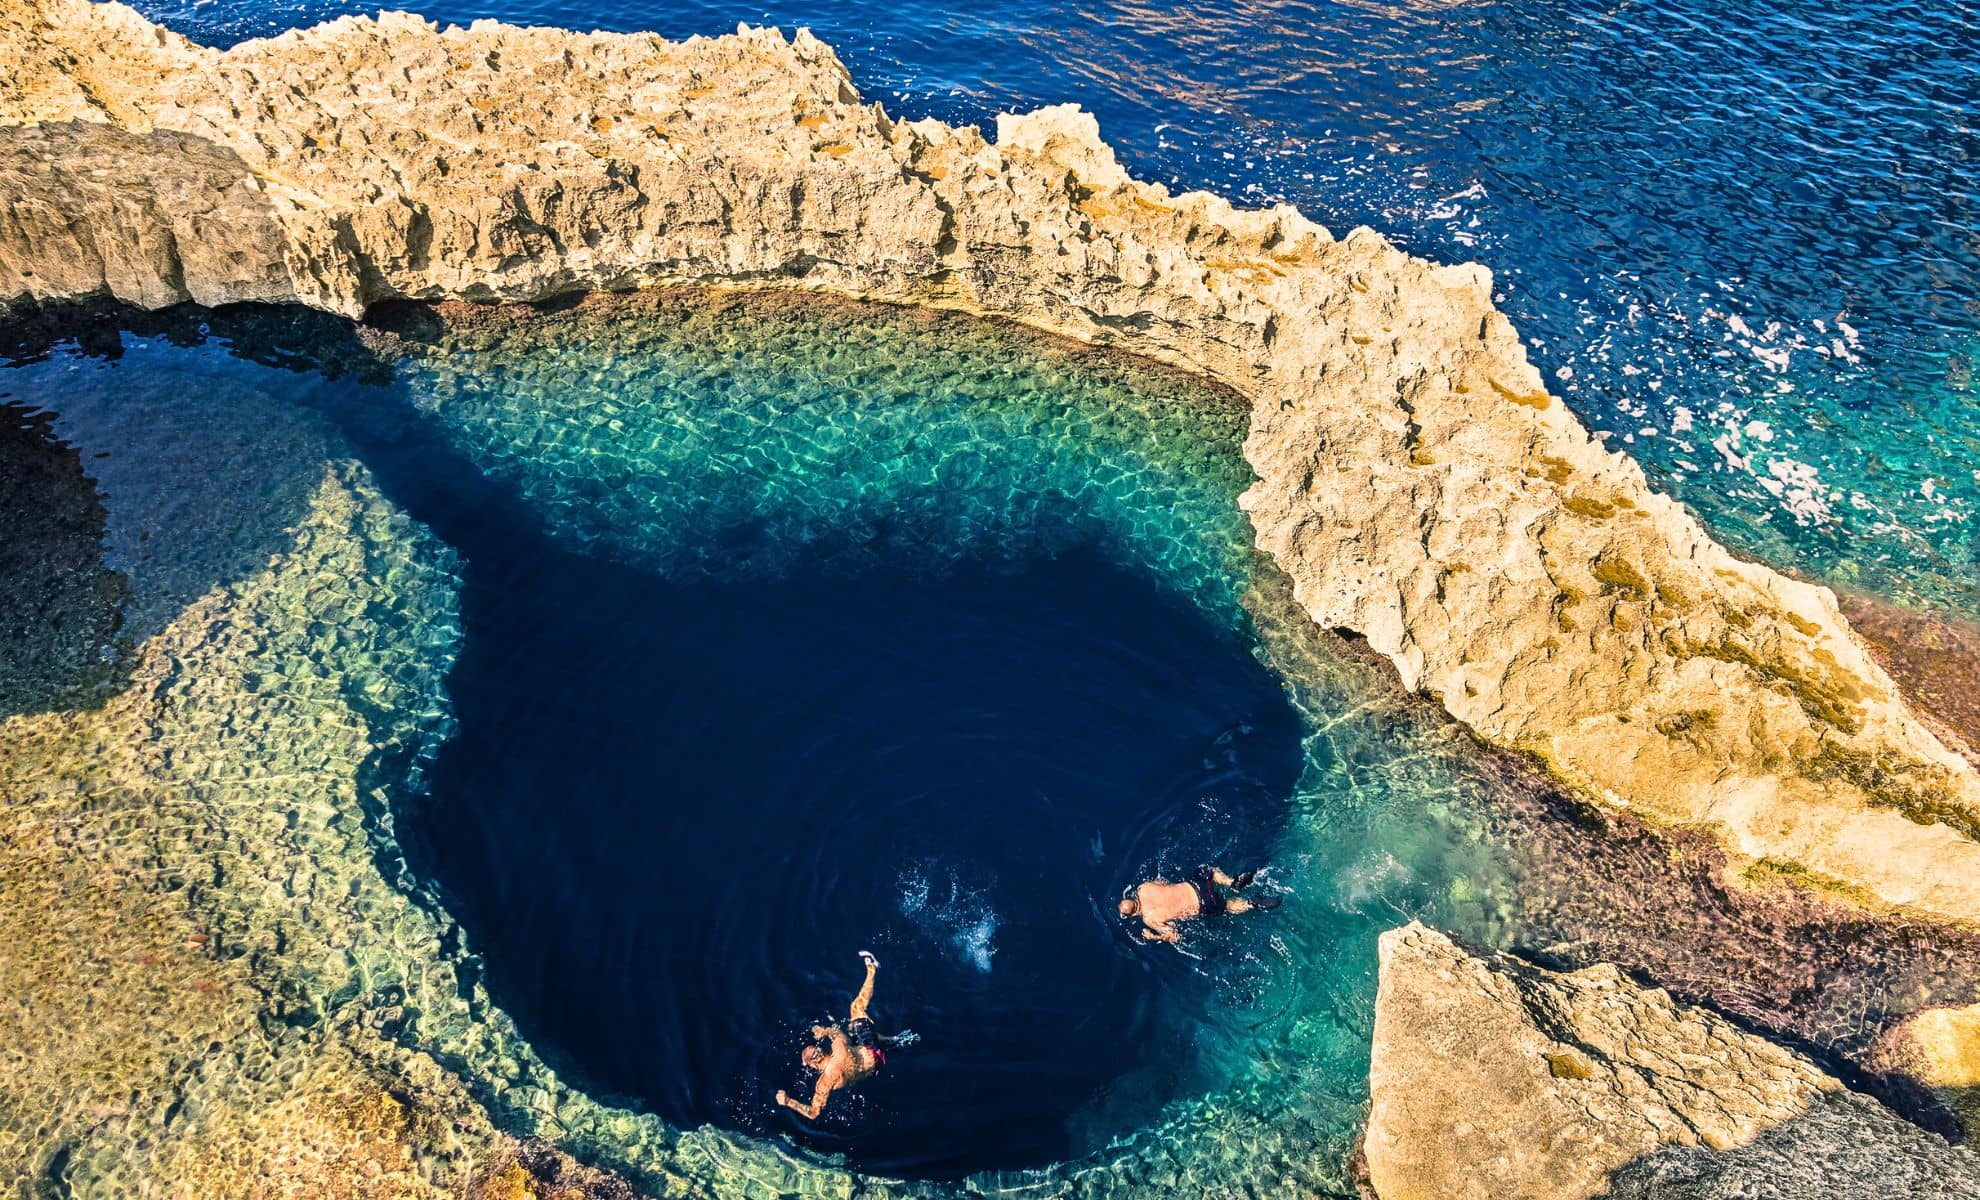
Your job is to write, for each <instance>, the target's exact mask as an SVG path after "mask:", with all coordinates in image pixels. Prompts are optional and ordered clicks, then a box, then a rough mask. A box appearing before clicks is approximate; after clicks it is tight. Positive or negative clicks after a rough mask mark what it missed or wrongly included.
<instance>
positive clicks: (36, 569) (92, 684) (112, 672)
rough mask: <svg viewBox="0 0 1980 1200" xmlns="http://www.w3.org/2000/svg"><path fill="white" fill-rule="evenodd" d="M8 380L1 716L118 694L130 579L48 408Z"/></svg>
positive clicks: (2, 436)
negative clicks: (110, 561) (16, 396)
mask: <svg viewBox="0 0 1980 1200" xmlns="http://www.w3.org/2000/svg"><path fill="white" fill-rule="evenodd" d="M6 394H7V393H6V391H5V389H4V387H0V720H3V719H5V718H7V717H11V716H16V715H21V714H26V713H37V712H46V711H49V710H51V709H60V708H68V707H73V706H75V705H77V704H79V703H85V702H87V701H88V700H89V699H90V698H92V697H97V696H102V695H106V694H108V693H110V692H112V691H115V690H116V689H117V687H118V681H119V680H120V679H122V678H123V677H124V672H123V670H122V666H123V664H124V659H123V656H122V654H121V653H120V651H119V649H118V647H117V646H116V636H117V623H118V611H119V609H120V608H121V606H122V602H123V598H124V596H123V586H122V584H123V581H122V579H121V577H120V576H118V575H117V573H116V572H114V571H111V570H109V569H108V568H106V567H105V566H104V564H103V530H104V521H105V514H104V511H103V498H102V497H101V496H99V495H98V494H97V491H96V487H95V485H94V484H93V483H92V482H91V481H90V479H89V476H88V475H87V474H86V473H85V470H86V468H85V466H84V463H83V461H82V457H81V454H80V452H79V451H78V450H77V449H76V448H75V447H73V446H70V445H66V444H65V443H64V442H63V441H62V440H61V437H60V435H59V434H57V433H56V432H55V430H54V429H53V427H52V422H51V420H50V419H49V417H48V415H47V414H46V413H44V412H37V411H36V410H34V409H32V408H30V407H28V406H26V405H23V404H19V403H16V402H13V401H10V400H7V399H6V398H5V397H6Z"/></svg>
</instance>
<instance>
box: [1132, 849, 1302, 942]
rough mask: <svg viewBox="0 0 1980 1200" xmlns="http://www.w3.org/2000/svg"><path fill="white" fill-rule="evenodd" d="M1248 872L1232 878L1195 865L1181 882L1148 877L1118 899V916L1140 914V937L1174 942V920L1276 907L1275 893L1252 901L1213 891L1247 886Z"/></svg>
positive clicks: (1176, 938)
mask: <svg viewBox="0 0 1980 1200" xmlns="http://www.w3.org/2000/svg"><path fill="white" fill-rule="evenodd" d="M1252 875H1253V872H1251V871H1246V872H1245V873H1244V874H1242V875H1240V876H1238V877H1237V878H1235V879H1233V878H1231V877H1230V876H1229V875H1226V874H1224V872H1223V870H1222V869H1221V868H1218V867H1198V868H1197V870H1196V874H1195V875H1193V876H1191V877H1190V878H1189V879H1186V880H1184V881H1183V882H1181V883H1171V882H1170V881H1168V880H1166V879H1151V880H1148V881H1147V882H1145V883H1141V884H1138V885H1136V887H1135V889H1134V891H1133V892H1132V893H1131V894H1130V895H1129V896H1128V897H1127V898H1126V899H1123V900H1122V901H1121V907H1120V911H1121V915H1122V916H1123V917H1135V916H1138V917H1140V918H1141V924H1142V930H1141V936H1142V937H1144V938H1147V939H1148V940H1149V941H1151V942H1174V941H1178V940H1180V939H1181V936H1182V935H1181V934H1179V933H1177V932H1176V922H1178V921H1192V920H1195V919H1196V918H1198V917H1202V916H1217V915H1220V914H1222V913H1244V912H1250V911H1251V910H1252V909H1254V908H1258V909H1269V908H1277V907H1278V906H1279V898H1278V897H1277V896H1268V897H1263V898H1261V899H1259V900H1257V901H1255V902H1254V901H1250V900H1246V899H1245V898H1244V897H1242V896H1225V895H1224V894H1223V893H1221V892H1219V891H1218V890H1217V889H1218V888H1219V887H1227V888H1230V889H1232V890H1233V891H1236V890H1239V889H1242V888H1245V887H1249V886H1250V884H1251V879H1252Z"/></svg>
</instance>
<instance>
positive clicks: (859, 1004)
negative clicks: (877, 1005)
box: [851, 950, 880, 1021]
mask: <svg viewBox="0 0 1980 1200" xmlns="http://www.w3.org/2000/svg"><path fill="white" fill-rule="evenodd" d="M859 956H860V957H861V958H863V959H865V960H866V982H865V983H864V984H862V985H860V989H859V995H857V996H854V997H853V1002H852V1011H851V1017H852V1019H853V1020H855V1021H857V1020H859V1019H860V1018H861V1017H863V1016H865V1015H866V1006H867V1005H869V1004H871V1003H873V977H874V975H876V974H878V973H879V971H880V960H879V959H877V958H875V957H873V952H872V951H870V950H861V951H860V952H859Z"/></svg>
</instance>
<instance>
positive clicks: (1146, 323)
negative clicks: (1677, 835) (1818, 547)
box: [0, 0, 1980, 921]
mask: <svg viewBox="0 0 1980 1200" xmlns="http://www.w3.org/2000/svg"><path fill="white" fill-rule="evenodd" d="M36 126H38V129H36V128H30V127H36ZM0 127H10V128H0V139H4V145H5V151H4V154H0V199H4V207H0V212H4V213H5V214H6V216H5V217H4V218H0V304H4V303H5V302H7V301H9V300H16V299H21V298H36V299H52V298H61V297H70V296H80V295H90V294H102V293H109V294H112V295H116V296H119V297H122V298H125V299H129V300H131V301H133V302H135V303H139V304H145V305H160V304H167V303H172V302H175V301H180V300H185V299H197V300H200V301H202V302H204V303H209V304H213V303H220V302H223V301H226V300H232V299H247V300H278V299H293V300H296V301H300V302H302V303H305V304H310V305H315V306H317V307H320V308H325V309H329V310H333V311H336V312H341V313H346V314H351V315H357V314H359V313H361V312H363V310H364V309H365V308H366V306H368V305H370V304H372V303H374V302H376V301H379V300H384V299H387V298H392V297H411V298H418V299H441V298H458V299H468V300H485V299H512V300H527V299H536V298H542V297H546V296H550V295H554V294H558V293H563V292H569V291H574V290H580V289H586V288H630V287H636V286H641V285H646V284H654V283H678V284H696V285H710V286H732V287H757V288H761V287H796V288H808V289H822V290H829V291H834V292H839V293H846V294H851V295H855V296H862V297H867V298H871V299H878V300H887V301H895V302H901V303H910V304H926V305H939V306H945V307H952V308H959V309H966V310H971V311H977V312H987V313H996V314H1002V315H1005V316H1008V317H1011V318H1014V319H1016V320H1019V321H1023V322H1026V323H1028V324H1031V325H1033V326H1037V327H1039V328H1042V329H1046V330H1049V331H1052V332H1056V333H1061V334H1066V335H1070V336H1073V337H1077V338H1082V339H1085V340H1089V341H1094V342H1108V343H1113V344H1115V345H1118V346H1120V347H1122V348H1125V349H1128V350H1132V351H1134V352H1137V353H1140V354H1143V355H1146V356H1148V357H1150V358H1153V359H1157V360H1160V361H1162V362H1165V363H1169V364H1172V365H1176V366H1181V367H1184V368H1186V369H1188V370H1191V371H1194V372H1197V373H1199V374H1201V375H1203V376H1207V377H1209V378H1211V379H1213V380H1216V381H1218V382H1220V383H1223V384H1225V385H1228V386H1230V387H1232V388H1234V389H1236V390H1237V391H1239V392H1240V393H1242V394H1243V395H1244V396H1245V397H1247V398H1248V399H1249V400H1250V401H1251V403H1252V405H1253V419H1252V427H1251V433H1250V437H1249V439H1248V441H1247V445H1246V454H1247V456H1248V458H1249V459H1250V461H1251V463H1252V465H1253V466H1254V468H1255V469H1256V470H1257V473H1258V476H1259V480H1258V483H1257V484H1256V485H1255V486H1254V487H1252V488H1251V489H1250V491H1249V492H1248V493H1247V494H1246V496H1245V498H1244V502H1245V507H1246V509H1247V511H1248V512H1249V513H1250V515H1251V518H1252V521H1253V524H1254V526H1255V528H1256V532H1257V541H1258V545H1259V546H1260V547H1261V548H1262V549H1264V550H1265V551H1267V552H1269V553H1270V554H1271V555H1272V556H1273V557H1274V558H1275V559H1276V560H1277V561H1278V563H1279V564H1280V565H1281V566H1282V567H1283V568H1284V569H1285V570H1286V572H1287V573H1288V574H1289V575H1290V576H1291V578H1292V579H1293V581H1294V588H1295V595H1296V597H1297V599H1298V600H1299V602H1300V603H1301V605H1302V606H1303V607H1304V608H1305V609H1306V610H1307V611H1308V612H1309V613H1310V614H1311V615H1312V617H1313V619H1314V620H1315V621H1317V622H1319V623H1320V624H1322V625H1325V626H1328V627H1341V628H1347V629H1352V630H1357V631H1359V632H1361V633H1363V634H1365V635H1366V636H1367V638H1368V642H1369V644H1370V646H1372V647H1373V648H1374V649H1375V650H1377V651H1379V652H1380V653H1381V654H1383V655H1385V656H1386V657H1387V658H1388V659H1389V661H1390V662H1392V663H1393V664H1394V665H1395V667H1396V669H1397V671H1398V672H1399V673H1400V675H1401V677H1402V679H1403V682H1404V683H1405V684H1406V685H1407V686H1409V687H1411V688H1413V689H1418V690H1420V691H1422V692H1423V693H1425V694H1426V695H1429V696H1431V697H1434V698H1436V699H1437V700H1438V701H1440V702H1441V703H1442V704H1443V705H1444V707H1445V708H1447V709H1448V710H1449V711H1450V712H1451V713H1452V714H1453V715H1455V716H1456V717H1457V718H1459V719H1460V720H1462V721H1464V722H1466V723H1467V724H1468V725H1470V726H1471V727H1472V728H1473V729H1475V730H1476V731H1477V732H1478V733H1479V734H1480V735H1482V736H1483V737H1485V738H1486V739H1488V740H1490V741H1492V742H1494V743H1496V744H1498V745H1501V746H1506V747H1511V748H1515V749H1519V750H1523V751H1528V752H1531V753H1533V754H1535V755H1537V756H1539V757H1540V758H1541V759H1543V760H1544V761H1545V762H1546V763H1547V764H1548V765H1549V767H1550V769H1551V770H1553V771H1554V772H1555V773H1557V774H1558V775H1559V776H1561V777H1562V778H1563V779H1565V780H1567V781H1568V782H1570V783H1572V784H1573V785H1575V786H1577V787H1579V788H1581V789H1583V790H1585V791H1586V792H1587V793H1589V794H1590V795H1591V796H1593V797H1595V798H1597V799H1599V800H1602V801H1605V802H1608V803H1612V804H1617V805H1626V806H1629V807H1631V808H1633V809H1635V810H1636V811H1638V812H1640V813H1643V814H1645V815H1647V816H1649V817H1651V818H1653V819H1656V820H1661V821H1665V822H1672V823H1684V824H1700V825H1706V826H1710V827H1713V828H1715V829H1717V830H1718V831H1719V832H1720V834H1721V835H1722V837H1723V838H1724V840H1725V841H1726V843H1727V845H1728V846H1729V847H1730V849H1731V850H1732V852H1733V855H1734V858H1735V860H1736V861H1739V862H1743V863H1756V862H1763V861H1764V862H1766V863H1767V864H1768V865H1769V866H1770V867H1772V868H1774V869H1776V871H1777V873H1778V872H1779V871H1785V872H1787V873H1789V874H1793V875H1796V876H1798V877H1802V878H1806V879H1809V880H1818V881H1827V882H1829V883H1835V884H1841V885H1843V886H1844V887H1845V888H1847V889H1850V890H1851V892H1852V894H1854V895H1856V896H1858V897H1859V898H1862V899H1865V900H1868V901H1871V902H1873V903H1881V904H1895V905H1909V906H1915V907H1916V908H1918V909H1920V910H1924V911H1928V912H1932V913H1936V914H1940V915H1945V916H1951V917H1955V918H1960V919H1964V920H1969V921H1971V920H1980V844H1976V842H1975V840H1974V839H1975V836H1976V834H1980V774H1976V771H1975V769H1974V767H1973V766H1972V765H1971V764H1969V763H1968V762H1967V761H1965V760H1964V759H1963V758H1961V757H1960V756H1958V755H1956V754H1954V753H1952V752H1950V751H1949V750H1948V749H1947V748H1946V746H1944V745H1943V744H1942V743H1941V742H1940V741H1939V740H1938V738H1937V737H1935V736H1934V734H1933V733H1932V732H1931V731H1930V730H1929V729H1928V728H1927V727H1926V726H1925V725H1924V724H1922V723H1921V721H1920V720H1919V719H1918V717H1917V716H1916V714H1915V713H1914V712H1913V711H1912V710H1911V709H1910V708H1909V707H1908V706H1907V705H1906V703H1905V702H1904V700H1903V699H1902V698H1901V696H1900V695H1899V693H1898V691H1897V689H1896V687H1895V686H1894V685H1893V683H1892V681H1891V679H1890V678H1889V677H1888V676H1887V675H1886V674H1885V672H1884V671H1883V669H1882V668H1880V667H1879V666H1878V665H1877V664H1876V663H1875V662H1874V661H1872V659H1871V658H1870V657H1869V655H1868V654H1867V653H1866V652H1865V650H1864V648H1863V646H1862V644H1861V643H1860V642H1859V641H1858V640H1857V639H1856V638H1854V637H1853V636H1852V635H1851V633H1850V631H1849V628H1848V626H1847V624H1846V622H1845V621H1844V620H1843V617H1842V615H1841V613H1840V612H1839V611H1838V608H1837V604H1836V600H1835V597H1834V596H1833V595H1832V594H1831V593H1830V592H1829V591H1828V590H1827V589H1824V588H1819V587H1812V586H1809V585H1806V584H1802V583H1798V582H1794V581H1791V580H1788V579H1785V578H1783V577H1781V576H1780V575H1777V574H1775V573H1774V572H1772V571H1770V570H1767V569H1766V568H1764V567H1760V566H1756V565H1754V564H1751V563H1746V562H1742V561H1740V560H1738V559H1735V558H1733V557H1732V556H1731V555H1730V554H1728V553H1726V552H1725V551H1724V550H1723V549H1722V548H1721V547H1719V546H1718V545H1717V544H1716V543H1714V542H1713V541H1712V540H1711V539H1710V538H1709V537H1707V536H1706V534H1705V532H1704V531H1703V530H1702V529H1701V528H1700V527H1699V525H1698V523H1697V522H1696V521H1695V520H1694V519H1693V518H1692V517H1691V516H1690V515H1689V514H1688V513H1686V512H1685V511H1684V510H1683V509H1682V508H1681V507H1680V506H1679V505H1677V504H1676V503H1675V502H1673V501H1672V500H1670V499H1669V498H1667V497H1664V496H1661V495H1658V494H1656V493H1654V492H1652V491H1651V490H1650V488H1649V486H1648V485H1647V483H1646V482H1645V480H1644V477H1643V474H1642V472H1641V471H1640V470H1639V468H1638V467H1637V466H1636V464H1635V463H1633V462H1631V461H1630V460H1628V459H1627V458H1625V457H1623V456H1621V455H1619V454H1615V453H1611V452H1609V451H1608V450H1606V449H1604V448H1603V447H1602V446H1600V445H1598V444H1597V443H1596V442H1594V441H1593V440H1592V439H1591V438H1590V437H1589V436H1588V435H1587V432H1586V431H1585V430H1584V429H1583V428H1582V427H1581V425H1580V424H1579V423H1578V422H1577V421H1576V420H1575V418H1574V417H1573V415H1572V414H1570V413H1569V412H1568V411H1567V409H1566V408H1565V407H1564V406H1563V405H1562V404H1561V403H1560V402H1559V401H1558V400H1557V399H1555V398H1554V397H1552V396H1550V395H1549V394H1548V393H1547V391H1546V389H1545V387H1544V385H1543V383H1542V381H1541V379H1540V377H1539V375H1538V373H1537V372H1536V371H1535V370H1534V368H1533V366H1532V365H1531V364H1530V363H1529V362H1527V360H1526V358H1525V354H1524V351H1523V349H1522V347H1521V345H1520V342H1519V339H1518V337H1517V336H1516V334H1515V332H1514V330H1513V329H1512V326H1511V325H1510V324H1509V323H1508V322H1507V321H1506V319H1505V318H1504V317H1503V316H1502V315H1501V314H1499V313H1498V312H1497V311H1496V310H1495V309H1494V308H1493V306H1492V296H1491V293H1492V288H1491V278H1490V275H1489V273H1488V272H1486V271H1485V270H1484V269H1483V268H1481V267H1477V266H1438V265H1436V264H1433V263H1429V262H1425V261H1423V260H1421V259H1416V258H1412V257H1410V256H1409V255H1406V254H1404V253H1402V252H1401V251H1398V250H1397V249H1395V248H1394V247H1393V246H1391V245H1389V243H1388V242H1386V241H1384V240H1383V239H1382V238H1381V237H1380V236H1378V235H1376V234H1374V233H1372V232H1370V231H1367V230H1355V231H1353V232H1352V233H1350V234H1349V235H1348V236H1346V237H1345V238H1342V239H1339V240H1337V239H1335V238H1334V236H1333V235H1332V234H1331V233H1329V232H1328V231H1327V230H1325V229H1322V228H1321V227H1319V226H1317V225H1315V224H1314V223H1312V222H1311V221H1308V220H1307V219H1306V218H1304V217H1302V216H1301V215H1300V214H1299V213H1298V212H1296V211H1294V210H1293V209H1291V208H1288V207H1284V206H1281V207H1277V208H1273V209H1269V210H1264V211H1246V210H1240V209H1237V208H1234V207H1233V206H1231V205H1230V204H1229V203H1228V202H1226V201H1224V200H1222V199H1219V198H1218V197H1215V196H1211V195H1207V194H1204V193H1189V194H1184V195H1172V194H1170V193H1169V191H1168V190H1167V189H1165V188H1163V187H1161V186H1160V185H1156V184H1144V183H1140V182H1137V181H1135V180H1133V179H1131V178H1129V177H1128V175H1127V174H1126V172H1125V171H1123V170H1122V169H1121V166H1120V164H1119V163H1118V161H1117V160H1116V159H1115V156H1114V154H1113V152H1112V151H1111V150H1110V149H1109V148H1108V147H1107V146H1106V144H1105V143H1104V142H1103V141H1102V140H1101V139H1100V136H1099V131H1098V128H1097V126H1096V125H1095V123H1094V121H1093V119H1092V118H1091V117H1090V116H1087V115H1086V114H1083V113H1080V112H1078V111H1077V110H1074V109H1071V108H1064V107H1061V108H1053V109H1046V110H1044V111H1042V112H1037V113H1032V114H1029V115H1022V116H1010V115H1007V116H1003V117H1000V118H998V121H997V129H996V141H995V143H992V142H989V141H987V140H985V138H984V137H983V135H982V134H981V133H980V132H979V131H978V130H976V129H975V128H960V129H958V128H951V127H949V126H947V125H944V124H942V123H940V122H937V121H932V120H926V121H917V122H911V123H903V122H896V121H894V120H892V119H891V118H889V117H888V116H887V114H886V113H884V112H883V111H881V109H880V107H879V106H878V105H869V104H866V103H864V102H862V101H861V99H860V97H859V95H858V92H857V91H856V89H855V88H854V87H853V85H852V82H851V79H850V78H849V76H848V75H847V73H846V70H845V68H844V67H843V66H842V65H841V64H840V63H839V61H838V59H837V58H836V57H835V56H834V55H833V53H832V51H831V50H830V48H829V47H827V46H825V45H824V44H823V43H821V42H819V41H818V40H817V39H815V38H813V37H812V36H811V35H810V34H808V33H805V32H802V31H800V32H799V33H798V34H797V35H796V36H795V37H794V38H790V39H786V38H785V37H783V36H782V35H781V34H779V33H777V32H776V31H774V30H761V29H743V30H739V31H738V32H737V33H735V34H733V35H730V36H725V37H721V38H713V39H705V38H695V39H690V40H689V41H686V42H680V43H674V42H668V41H664V40H662V39H660V38H658V37H654V36H651V35H644V34H629V35H620V34H597V33H594V34H579V33H568V32H563V31H559V30H550V29H517V28H512V27H508V26H503V25H499V24H496V23H494V22H476V23H475V24H474V25H473V26H472V27H469V28H466V29H461V28H447V29H441V28H439V27H437V26H435V25H433V24H431V23H429V22H427V21H424V20H422V19H420V18H417V17H412V16H407V15H405V14H394V13H387V14H383V15H381V16H379V17H378V18H376V19H356V18H343V19H339V20H337V21H333V22H331V23H329V24H326V25H323V26H319V27H317V28H315V29H310V30H305V31H300V32H292V33H287V34H283V35H282V36H280V37H276V38H270V39H266V40H259V41H252V42H247V43H243V44H242V45H240V46H237V47H235V48H233V49H231V50H228V51H225V52H220V51H214V50H209V49H205V48H202V47H198V46H194V45H192V44H190V43H188V42H186V41H185V40H184V39H182V38H178V37H176V36H175V35H172V34H170V33H168V32H166V31H164V30H161V29H159V28H157V27H156V26H153V25H151V24H150V23H148V22H146V21H145V20H144V19H143V18H141V17H139V16H138V15H137V14H135V13H133V12H131V11H130V10H129V9H126V8H123V7H121V6H119V5H115V4H101V5H99V4H91V3H88V2H87V0H30V2H27V3H22V2H19V0H16V2H15V3H13V4H9V5H7V6H5V7H4V9H0Z"/></svg>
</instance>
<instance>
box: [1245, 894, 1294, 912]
mask: <svg viewBox="0 0 1980 1200" xmlns="http://www.w3.org/2000/svg"><path fill="white" fill-rule="evenodd" d="M1285 902H1286V898H1285V897H1284V896H1260V897H1258V899H1256V900H1253V901H1252V902H1251V907H1253V908H1255V909H1257V910H1258V911H1259V912H1271V911H1272V910H1273V909H1275V908H1277V907H1279V906H1280V905H1281V904H1284V903H1285Z"/></svg>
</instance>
